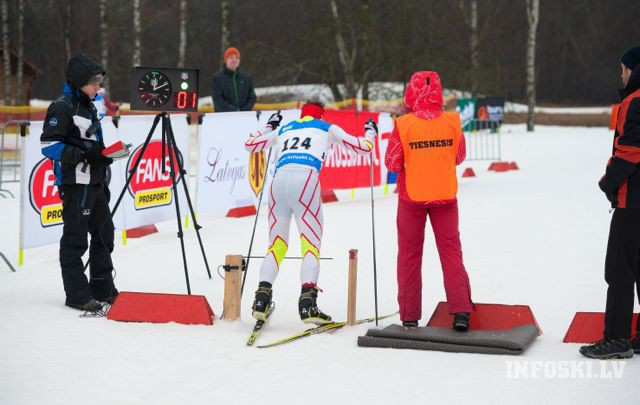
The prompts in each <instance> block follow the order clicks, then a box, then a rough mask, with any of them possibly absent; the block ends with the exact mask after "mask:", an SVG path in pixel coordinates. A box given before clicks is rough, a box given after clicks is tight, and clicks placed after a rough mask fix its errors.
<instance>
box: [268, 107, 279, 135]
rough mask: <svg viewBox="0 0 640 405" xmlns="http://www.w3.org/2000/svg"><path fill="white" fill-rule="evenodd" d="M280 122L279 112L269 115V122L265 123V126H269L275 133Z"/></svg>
mask: <svg viewBox="0 0 640 405" xmlns="http://www.w3.org/2000/svg"><path fill="white" fill-rule="evenodd" d="M280 122H282V115H280V111H278V112H275V113H273V114H271V117H269V120H268V121H267V125H271V129H273V130H274V131H275V130H276V129H278V127H279V126H280Z"/></svg>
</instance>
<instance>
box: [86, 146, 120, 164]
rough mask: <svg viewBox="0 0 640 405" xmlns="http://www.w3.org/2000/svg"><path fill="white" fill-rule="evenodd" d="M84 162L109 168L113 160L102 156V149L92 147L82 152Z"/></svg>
mask: <svg viewBox="0 0 640 405" xmlns="http://www.w3.org/2000/svg"><path fill="white" fill-rule="evenodd" d="M84 160H85V161H86V162H87V163H89V164H90V165H94V166H103V167H104V166H109V165H110V164H111V163H113V159H111V158H110V157H106V156H105V155H103V154H102V148H100V147H99V146H97V144H96V145H93V146H91V147H89V149H87V150H86V151H85V152H84Z"/></svg>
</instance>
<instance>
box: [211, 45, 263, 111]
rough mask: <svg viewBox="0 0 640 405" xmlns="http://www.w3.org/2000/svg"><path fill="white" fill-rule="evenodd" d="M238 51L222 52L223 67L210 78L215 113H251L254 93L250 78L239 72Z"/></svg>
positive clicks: (254, 101)
mask: <svg viewBox="0 0 640 405" xmlns="http://www.w3.org/2000/svg"><path fill="white" fill-rule="evenodd" d="M239 66H240V51H239V50H238V49H237V48H234V47H230V48H228V49H227V50H226V51H224V67H223V68H222V70H221V71H219V72H218V73H216V74H214V75H213V76H212V77H211V99H212V100H213V107H214V111H215V112H230V111H251V109H252V108H253V105H254V104H255V103H256V91H255V90H254V88H253V82H252V81H251V78H250V77H249V76H248V75H246V74H244V73H242V72H240V70H239Z"/></svg>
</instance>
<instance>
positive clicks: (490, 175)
mask: <svg viewBox="0 0 640 405" xmlns="http://www.w3.org/2000/svg"><path fill="white" fill-rule="evenodd" d="M537 128H538V129H537V131H536V132H535V133H533V134H527V133H526V132H525V130H524V126H506V127H505V128H504V130H503V134H504V136H503V138H502V139H503V148H502V151H503V153H502V154H503V157H504V160H509V161H516V162H517V163H518V165H519V167H520V170H519V171H510V172H506V173H494V172H488V171H487V170H486V169H487V167H488V162H472V163H468V164H467V163H464V164H463V165H462V166H461V169H464V168H466V167H473V168H474V169H475V171H476V174H477V177H475V178H464V179H461V182H460V193H459V201H460V225H461V234H462V245H463V251H464V259H465V263H466V267H467V269H468V271H469V275H470V278H471V285H472V289H473V297H474V301H475V302H479V303H487V302H489V303H504V304H526V305H530V306H531V308H532V310H533V312H534V314H535V316H536V318H537V320H538V322H539V324H540V326H541V328H542V329H543V332H544V334H543V335H542V336H540V337H539V338H538V339H537V340H536V341H535V342H534V344H533V345H532V346H531V348H530V349H529V350H528V351H527V352H526V353H525V354H524V355H523V356H520V357H513V356H491V355H479V354H478V355H474V354H453V353H441V352H428V351H409V350H391V349H364V348H359V347H357V346H356V339H357V336H359V335H362V334H364V333H365V331H366V330H367V328H368V327H371V325H361V326H357V327H353V328H344V329H343V330H340V331H338V332H336V333H334V334H328V333H327V334H323V335H318V336H312V337H309V338H307V339H304V340H302V341H299V342H295V343H291V344H289V345H283V346H280V347H276V348H270V349H256V348H247V347H245V341H246V338H247V335H248V333H249V331H250V329H251V327H252V324H253V321H252V319H251V315H250V306H251V301H252V293H253V290H254V289H255V286H256V284H257V276H258V268H259V260H254V261H252V262H251V265H250V268H249V273H248V276H247V289H246V291H245V295H244V298H243V301H242V304H243V311H242V320H241V321H235V322H227V321H217V322H216V323H215V324H214V326H186V325H178V324H162V325H156V324H126V323H119V322H113V321H108V320H107V319H105V318H97V319H86V318H79V312H77V311H74V310H71V309H68V308H66V307H64V293H63V289H62V282H61V278H60V270H59V265H58V258H57V250H58V248H57V246H46V247H42V248H37V249H32V250H29V251H27V252H26V253H25V265H24V267H23V268H21V269H19V271H18V272H17V273H11V272H10V271H9V270H8V269H6V268H5V266H4V263H2V262H0V403H3V404H36V403H37V404H80V403H92V404H115V403H118V404H138V403H140V404H142V403H144V404H151V403H159V404H160V403H161V404H165V403H166V404H176V403H189V404H201V403H202V404H204V403H208V404H211V403H220V404H229V403H240V404H244V403H259V404H276V403H278V404H289V403H305V404H316V403H317V404H324V403H327V402H331V403H340V404H342V403H362V404H372V403H376V404H377V403H384V404H396V403H457V404H459V403H474V404H475V403H483V404H492V403H501V404H502V403H504V404H512V403H514V404H515V403H523V404H539V403H547V404H567V403H576V404H578V403H579V404H586V403H594V404H596V403H634V402H635V401H637V398H638V397H639V396H640V384H638V379H639V378H640V359H639V358H632V359H630V360H629V361H626V362H624V369H623V377H622V378H619V379H603V378H597V377H601V375H599V371H600V363H599V362H592V363H588V362H587V363H585V362H584V361H585V359H584V358H582V357H581V356H580V355H579V354H578V345H572V344H563V343H562V339H563V337H564V334H565V332H566V330H567V327H568V326H569V323H570V322H571V320H572V318H573V315H574V313H575V312H576V311H601V310H603V308H604V302H605V292H606V289H605V283H604V280H603V264H604V255H605V248H606V240H607V234H608V225H609V221H610V217H611V214H610V213H609V210H608V208H609V207H608V203H607V201H606V199H605V198H604V196H603V195H602V193H601V192H600V191H599V190H598V187H597V184H596V183H597V180H598V179H599V177H600V175H601V174H602V172H603V169H604V165H605V163H606V160H607V158H608V154H609V153H610V150H611V133H610V132H609V131H608V130H606V129H604V128H571V127H563V128H559V127H542V126H538V127H537ZM460 173H461V171H460ZM13 191H14V193H15V194H16V195H17V194H18V192H17V191H18V190H17V189H16V188H15V187H14V189H13ZM344 194H346V196H347V197H349V196H350V193H344ZM377 194H378V197H377V199H376V204H375V210H376V211H375V213H376V232H377V241H378V245H377V258H378V287H379V291H378V294H379V306H380V313H381V314H386V313H390V312H394V311H396V309H397V305H396V300H395V296H396V291H397V289H396V282H395V260H396V257H395V256H396V235H395V210H396V197H395V195H393V194H390V195H389V196H386V197H385V196H382V195H381V194H382V193H381V190H377ZM366 195H367V194H366V190H361V191H358V192H357V193H356V199H354V200H350V199H347V200H346V201H341V202H338V203H332V204H326V205H325V207H324V210H325V211H324V217H325V223H326V227H325V238H324V244H323V246H322V250H321V253H322V256H325V257H333V258H334V260H333V261H323V262H322V265H321V277H320V287H322V288H323V289H324V293H322V294H320V297H319V304H320V306H321V308H322V309H323V310H325V311H326V312H328V313H330V314H332V315H333V317H334V318H335V319H338V320H340V319H344V318H345V317H346V297H347V292H346V290H347V268H348V263H347V259H348V257H347V251H348V249H349V248H357V249H359V251H360V253H359V257H360V263H359V264H360V268H359V274H358V280H359V285H358V316H359V317H365V316H371V315H372V314H373V310H374V309H373V276H372V266H371V263H372V248H371V223H370V220H371V214H370V203H369V201H368V200H367V199H366ZM0 212H1V213H2V232H1V233H0V251H2V252H4V253H5V254H7V255H8V256H9V257H10V259H12V260H13V262H14V263H15V262H16V258H17V248H18V214H19V204H18V200H16V199H0ZM199 219H200V220H201V221H202V223H203V225H204V228H203V230H202V236H203V238H204V241H205V244H206V249H207V255H208V258H209V262H210V263H211V264H212V270H213V271H214V277H213V279H212V280H209V279H208V278H207V277H206V273H205V270H204V266H203V264H202V260H201V258H200V253H199V249H198V245H197V239H196V236H195V233H194V232H193V229H192V228H190V229H188V230H187V232H186V240H187V246H188V258H189V265H190V267H189V269H190V275H191V286H192V289H193V292H194V293H195V294H203V295H205V296H206V297H207V298H208V300H209V302H210V304H211V306H212V307H213V309H214V311H215V312H216V314H220V312H221V309H222V298H223V280H222V279H221V278H220V277H218V275H216V274H215V266H217V265H218V264H222V263H223V262H224V256H225V255H226V254H245V253H246V250H247V247H248V243H249V238H250V233H251V228H252V225H253V220H254V219H253V217H249V218H242V219H226V218H220V217H207V216H204V215H203V216H202V217H199ZM159 229H160V232H159V233H158V234H155V235H151V236H148V237H146V238H143V239H139V240H131V239H130V240H129V241H128V245H127V246H126V247H123V246H121V245H118V246H117V247H116V251H115V253H114V262H115V267H116V270H117V277H116V284H117V286H118V288H119V289H120V290H124V291H148V292H167V293H185V290H186V289H185V285H184V276H183V270H182V263H181V257H180V247H179V242H178V240H176V236H175V229H176V226H175V223H172V222H169V223H163V224H160V225H159ZM293 232H295V231H294V230H292V236H293ZM427 234H428V238H427V242H426V248H425V256H424V264H423V274H424V284H425V286H424V295H423V319H422V322H423V323H424V322H426V321H427V320H428V318H429V316H430V315H431V313H432V311H433V309H434V308H435V306H436V304H437V302H438V301H440V300H444V291H443V287H442V275H441V271H440V266H439V262H438V259H437V255H436V251H435V247H434V242H433V237H432V236H431V231H430V229H429V228H428V230H427ZM266 236H267V231H266V215H264V212H263V213H262V215H261V216H260V218H259V221H258V230H257V238H256V243H255V246H254V252H255V253H257V254H261V253H262V252H264V251H265V249H266V244H267V237H266ZM298 249H299V243H298V241H297V240H296V238H294V237H292V238H291V246H290V254H292V255H295V254H297V253H298ZM297 265H298V263H297V262H295V261H285V262H284V264H283V266H282V269H281V271H280V276H279V278H278V280H277V282H276V285H275V291H274V299H275V301H276V303H277V311H276V312H275V314H274V316H273V318H272V320H271V323H270V324H269V326H268V327H267V329H265V331H264V332H263V335H262V336H261V338H260V342H263V343H264V342H269V341H272V340H275V339H278V338H281V337H284V336H287V335H290V334H293V333H296V332H299V331H301V330H303V329H304V328H305V326H304V325H303V324H302V323H301V322H300V320H299V319H298V315H297V297H298V294H299V281H298V280H299V279H298V270H297ZM636 309H637V307H636ZM395 322H398V318H397V317H396V318H392V319H390V320H385V321H382V322H381V324H382V325H387V324H390V323H395ZM512 361H531V362H536V361H544V362H545V363H537V364H543V365H544V367H554V366H555V365H557V364H558V363H556V362H571V361H573V362H582V363H579V364H578V366H580V364H582V367H583V369H585V367H593V370H594V373H595V374H594V375H589V374H587V375H586V376H591V377H593V378H564V379H563V378H545V376H544V374H543V373H538V375H537V378H508V377H509V368H510V367H513V364H512V363H509V362H512ZM565 364H566V363H565ZM574 364H576V363H574ZM585 364H586V366H585ZM605 364H608V366H607V367H611V366H610V364H611V363H605ZM608 370H609V371H611V370H612V368H608Z"/></svg>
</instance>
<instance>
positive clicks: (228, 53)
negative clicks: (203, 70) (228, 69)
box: [224, 46, 240, 62]
mask: <svg viewBox="0 0 640 405" xmlns="http://www.w3.org/2000/svg"><path fill="white" fill-rule="evenodd" d="M231 55H236V56H237V57H238V58H239V57H240V51H239V50H238V48H234V47H233V46H231V47H229V48H227V50H226V51H224V61H225V62H226V61H227V59H229V57H230V56H231Z"/></svg>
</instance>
